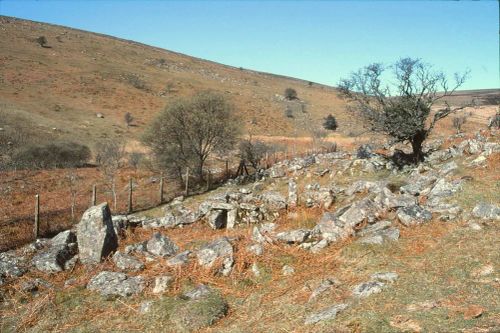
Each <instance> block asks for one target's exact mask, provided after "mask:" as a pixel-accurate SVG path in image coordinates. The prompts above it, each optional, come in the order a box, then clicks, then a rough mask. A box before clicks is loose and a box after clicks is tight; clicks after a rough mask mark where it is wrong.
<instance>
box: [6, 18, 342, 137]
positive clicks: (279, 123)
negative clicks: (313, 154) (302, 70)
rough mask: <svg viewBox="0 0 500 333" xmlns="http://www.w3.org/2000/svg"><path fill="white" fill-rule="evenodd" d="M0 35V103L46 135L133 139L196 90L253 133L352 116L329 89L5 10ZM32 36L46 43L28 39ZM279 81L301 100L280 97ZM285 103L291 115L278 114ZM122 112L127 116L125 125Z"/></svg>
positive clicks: (282, 131) (293, 130) (300, 129)
mask: <svg viewBox="0 0 500 333" xmlns="http://www.w3.org/2000/svg"><path fill="white" fill-rule="evenodd" d="M0 34H1V38H0V108H1V109H0V110H3V111H4V115H5V114H6V113H7V114H8V115H7V117H8V116H12V114H13V113H14V114H15V116H16V119H19V117H25V118H28V119H29V120H30V121H32V122H33V124H34V126H37V128H39V131H40V132H41V133H43V132H47V134H49V133H50V136H51V137H66V136H68V137H72V138H74V139H78V140H81V141H83V142H88V143H95V142H96V141H98V140H99V139H101V138H105V137H112V136H119V137H124V138H126V139H136V138H137V137H138V136H139V134H140V133H141V132H142V131H143V129H144V126H145V125H146V124H147V123H148V122H149V121H150V120H151V119H152V118H153V117H154V115H155V114H156V113H157V112H159V111H160V110H162V109H163V108H164V107H165V106H166V105H167V104H168V103H169V101H171V100H172V99H174V98H176V97H179V96H188V95H192V94H194V93H195V92H196V91H198V90H203V89H212V90H216V91H219V92H221V93H223V94H225V95H227V97H228V98H229V99H230V100H231V101H232V103H234V104H235V106H236V108H237V110H238V114H239V115H240V117H241V120H242V123H243V124H244V125H245V127H246V129H247V130H248V131H250V132H251V133H253V134H255V135H281V136H292V135H301V134H304V123H305V121H306V120H308V119H309V117H310V118H311V119H312V120H313V122H314V123H315V124H317V125H319V124H320V123H321V120H322V118H323V117H325V116H326V115H328V114H329V113H332V114H334V115H336V117H337V119H338V120H339V123H340V124H341V126H342V125H344V126H343V128H344V129H348V128H350V126H345V125H347V124H349V123H352V121H351V120H350V119H349V117H347V115H346V114H345V109H344V106H345V103H344V102H343V101H342V100H341V99H339V98H338V96H337V95H336V93H335V89H334V88H332V87H328V86H324V85H319V84H315V83H309V82H308V81H304V80H298V79H294V78H289V77H284V76H278V75H273V74H267V73H261V72H256V71H251V70H247V69H242V68H235V67H231V66H225V65H221V64H218V63H214V62H210V61H205V60H201V59H197V58H193V57H190V56H186V55H182V54H179V53H175V52H171V51H167V50H162V49H159V48H156V47H151V46H147V45H143V44H140V43H136V42H132V41H127V40H123V39H118V38H114V37H110V36H105V35H100V34H96V33H91V32H85V31H81V30H75V29H71V28H66V27H62V26H55V25H51V24H45V23H37V22H32V21H27V20H21V19H16V18H11V17H5V16H0ZM40 36H44V37H45V38H46V40H47V46H48V47H41V46H40V45H39V43H38V42H37V41H36V39H37V38H38V37H40ZM288 87H291V88H294V89H295V90H296V91H297V92H298V96H299V98H300V99H301V101H294V102H287V101H284V100H283V97H282V95H283V92H284V90H285V89H286V88H288ZM302 104H303V105H304V106H302ZM287 107H289V108H291V109H292V111H293V113H294V118H287V117H285V110H286V108H287ZM5 111H8V112H5ZM303 111H305V113H304V112H303ZM126 112H130V113H131V114H132V115H133V116H134V118H135V119H136V122H135V124H136V125H137V126H135V127H133V128H131V129H130V130H127V129H126V126H125V123H124V120H123V119H124V115H125V113H126ZM97 113H102V114H103V115H104V118H97V117H96V114H97ZM4 118H5V117H4ZM0 127H1V124H0Z"/></svg>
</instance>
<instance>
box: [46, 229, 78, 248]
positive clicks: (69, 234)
mask: <svg viewBox="0 0 500 333" xmlns="http://www.w3.org/2000/svg"><path fill="white" fill-rule="evenodd" d="M70 243H76V234H75V232H74V231H72V230H66V231H63V232H60V233H58V234H57V235H55V236H54V237H53V238H52V239H51V240H50V244H51V245H52V246H57V245H67V244H70Z"/></svg>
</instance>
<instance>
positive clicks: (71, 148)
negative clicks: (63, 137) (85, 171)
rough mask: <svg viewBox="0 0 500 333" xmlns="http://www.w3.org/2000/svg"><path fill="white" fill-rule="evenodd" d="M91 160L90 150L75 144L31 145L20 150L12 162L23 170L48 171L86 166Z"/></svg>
mask: <svg viewBox="0 0 500 333" xmlns="http://www.w3.org/2000/svg"><path fill="white" fill-rule="evenodd" d="M89 159H90V149H89V148H88V147H87V146H84V145H81V144H79V143H75V142H64V141H62V142H53V143H47V144H29V145H27V146H25V147H22V148H20V149H19V150H18V151H17V152H16V153H15V154H14V156H13V158H12V161H13V162H14V163H15V164H17V166H19V167H22V168H35V169H48V168H73V167H81V166H84V165H85V163H86V162H87V161H88V160H89Z"/></svg>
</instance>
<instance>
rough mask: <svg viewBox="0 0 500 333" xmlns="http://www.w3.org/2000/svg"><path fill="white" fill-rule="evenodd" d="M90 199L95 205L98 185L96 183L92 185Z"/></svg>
mask: <svg viewBox="0 0 500 333" xmlns="http://www.w3.org/2000/svg"><path fill="white" fill-rule="evenodd" d="M90 201H91V202H90V203H91V206H95V205H96V203H97V186H96V185H95V184H94V185H93V186H92V199H91V200H90Z"/></svg>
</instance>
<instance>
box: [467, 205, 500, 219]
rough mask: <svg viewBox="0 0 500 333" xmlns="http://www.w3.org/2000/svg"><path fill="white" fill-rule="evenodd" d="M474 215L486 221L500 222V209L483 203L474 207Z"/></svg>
mask: <svg viewBox="0 0 500 333" xmlns="http://www.w3.org/2000/svg"><path fill="white" fill-rule="evenodd" d="M472 215H474V216H475V217H477V218H481V219H486V220H488V219H489V220H500V207H498V206H495V205H491V204H488V203H485V202H481V203H479V204H478V205H476V207H474V209H473V210H472Z"/></svg>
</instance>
